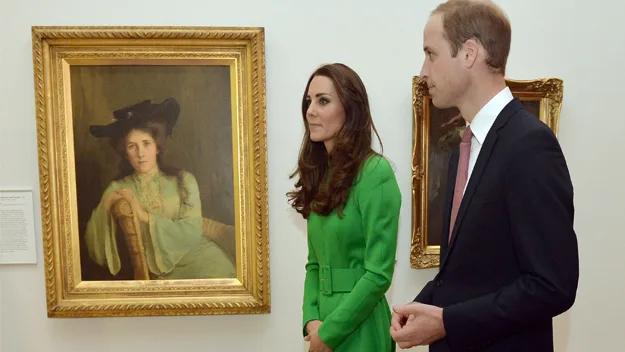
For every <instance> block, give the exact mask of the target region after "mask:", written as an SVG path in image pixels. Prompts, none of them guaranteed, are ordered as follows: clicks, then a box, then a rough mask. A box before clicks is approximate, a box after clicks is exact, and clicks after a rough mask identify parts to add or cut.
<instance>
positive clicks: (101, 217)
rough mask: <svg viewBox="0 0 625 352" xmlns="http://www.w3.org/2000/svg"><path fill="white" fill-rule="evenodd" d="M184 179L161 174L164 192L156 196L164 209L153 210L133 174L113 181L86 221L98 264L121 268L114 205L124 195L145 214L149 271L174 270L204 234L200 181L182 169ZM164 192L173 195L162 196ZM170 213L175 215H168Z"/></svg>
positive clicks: (91, 252) (113, 270)
mask: <svg viewBox="0 0 625 352" xmlns="http://www.w3.org/2000/svg"><path fill="white" fill-rule="evenodd" d="M181 179H182V185H181V186H182V187H180V185H179V182H178V180H177V178H176V177H166V176H164V175H162V176H161V180H160V187H161V192H160V194H154V195H153V196H155V197H158V201H159V202H160V204H161V206H162V207H163V208H164V209H163V210H164V211H154V212H152V211H150V210H149V209H145V208H143V207H142V206H141V205H140V203H139V201H138V200H137V197H136V195H135V194H134V191H133V189H134V186H133V184H132V176H131V177H127V178H124V179H122V180H119V181H114V182H112V183H111V184H110V185H109V187H108V188H107V189H106V190H105V192H104V194H103V196H102V201H101V203H100V204H99V205H98V206H97V207H96V209H95V210H94V211H93V213H92V215H91V219H90V220H89V223H88V225H87V230H86V243H87V247H88V249H89V255H90V257H91V258H92V259H93V260H94V261H95V262H96V263H98V264H99V265H101V266H107V267H108V269H109V271H110V272H111V274H113V275H116V274H117V273H118V272H119V271H120V269H121V264H120V259H119V254H118V251H117V246H118V244H117V242H116V230H117V228H116V219H115V218H114V216H113V214H112V213H111V207H112V206H113V204H114V203H115V202H116V201H117V200H119V199H121V198H124V199H126V200H128V201H129V202H130V204H131V206H132V207H133V211H136V212H138V213H143V214H145V215H143V216H139V219H140V224H141V229H140V230H141V233H142V235H143V239H144V246H145V252H146V257H147V258H146V259H147V262H148V266H149V268H150V271H151V272H153V273H155V274H157V275H160V274H164V273H168V272H170V271H171V270H173V269H174V267H175V266H176V264H177V263H178V261H179V260H180V259H181V258H182V257H183V256H184V255H185V254H187V253H188V252H189V250H190V249H192V248H193V247H194V246H196V245H197V244H198V242H199V241H200V239H201V237H202V214H201V202H200V194H199V189H198V184H197V182H196V180H195V178H194V177H193V175H192V174H190V173H188V172H182V177H181ZM162 194H166V195H168V194H169V195H171V196H165V197H163V196H162ZM120 195H121V196H120ZM167 213H170V214H171V215H172V216H167V215H165V214H167Z"/></svg>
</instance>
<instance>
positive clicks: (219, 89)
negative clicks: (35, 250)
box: [32, 27, 270, 317]
mask: <svg viewBox="0 0 625 352" xmlns="http://www.w3.org/2000/svg"><path fill="white" fill-rule="evenodd" d="M32 41H33V62H34V79H35V103H36V115H37V116H36V120H37V138H38V153H39V171H40V192H41V214H42V224H43V228H42V233H43V246H44V248H43V249H44V250H43V254H44V259H45V273H46V275H45V279H46V294H47V304H48V316H50V317H94V316H150V315H199V314H251V313H268V312H269V311H270V295H269V284H270V278H269V245H268V209H267V170H266V168H267V155H266V153H267V152H266V144H267V142H266V116H265V67H264V63H265V58H264V55H265V52H264V30H263V28H222V27H33V28H32Z"/></svg>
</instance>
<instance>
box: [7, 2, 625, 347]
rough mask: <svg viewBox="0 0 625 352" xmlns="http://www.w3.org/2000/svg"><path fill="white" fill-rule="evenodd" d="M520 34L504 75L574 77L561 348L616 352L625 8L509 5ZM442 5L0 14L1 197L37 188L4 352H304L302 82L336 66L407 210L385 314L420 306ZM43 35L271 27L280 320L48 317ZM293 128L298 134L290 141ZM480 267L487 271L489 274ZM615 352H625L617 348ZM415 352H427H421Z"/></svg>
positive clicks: (105, 7)
mask: <svg viewBox="0 0 625 352" xmlns="http://www.w3.org/2000/svg"><path fill="white" fill-rule="evenodd" d="M498 3H499V4H501V5H502V7H503V8H504V10H505V11H506V12H507V13H508V15H509V17H510V19H511V22H512V27H513V41H512V52H511V55H510V60H509V66H508V76H509V77H510V78H513V79H534V78H540V77H559V78H562V79H563V80H564V84H565V89H564V104H563V108H562V114H561V121H560V130H559V138H560V141H561V143H562V147H563V149H564V152H565V154H566V156H567V160H568V162H569V166H570V170H571V175H572V178H573V182H574V186H575V190H576V193H575V197H576V198H575V204H576V222H575V225H576V226H575V227H576V230H577V232H578V238H579V245H580V259H581V271H580V273H581V277H580V285H579V291H578V299H577V302H576V303H575V305H574V307H573V308H572V310H571V311H569V312H568V313H566V314H564V315H562V316H560V317H558V318H557V319H556V320H555V323H554V325H555V328H554V329H555V341H556V350H557V351H572V352H578V351H579V352H586V351H616V350H619V349H620V348H622V346H620V345H622V343H623V339H622V336H621V333H620V331H621V330H622V329H623V328H625V323H624V322H623V320H622V315H623V313H625V303H624V302H625V300H624V299H623V297H622V296H623V293H624V292H625V281H624V280H623V279H622V278H623V269H625V259H624V258H625V257H624V250H625V229H624V226H623V224H622V219H623V216H624V215H625V205H624V202H623V199H625V182H624V176H623V175H624V174H625V166H624V163H623V162H624V161H625V147H624V146H623V140H624V136H625V122H624V121H625V118H624V117H623V114H622V107H621V106H620V104H621V103H622V101H623V91H622V83H623V82H625V70H623V65H622V60H623V57H624V54H625V53H624V49H623V48H624V47H625V46H624V45H623V44H625V39H623V35H622V34H623V33H624V32H625V24H622V23H621V22H620V21H619V20H620V16H621V14H623V13H625V5H624V4H623V3H620V2H616V1H613V2H604V3H602V2H601V1H591V2H589V1H580V0H575V1H559V0H525V1H516V0H500V1H499V2H498ZM436 4H437V1H433V0H421V1H409V0H404V1H394V0H388V1H325V0H318V1H300V0H283V1H261V0H238V1H223V0H222V1H213V0H201V1H200V0H178V1H173V2H172V1H163V0H150V1H140V0H136V1H127V0H125V1H121V0H107V1H102V0H93V1H84V0H80V1H79V0H56V1H43V0H22V1H21V2H18V1H15V0H2V1H1V2H0V106H1V110H0V188H7V189H11V188H29V189H32V190H33V191H34V201H35V226H36V231H37V258H38V262H37V264H36V265H14V266H0V312H1V314H0V327H1V329H0V334H1V335H0V351H1V352H56V351H59V352H60V351H83V350H88V351H92V352H103V351H151V352H160V351H171V350H173V349H174V348H178V347H179V346H183V347H182V349H183V350H185V351H241V352H246V351H272V352H273V351H289V352H290V351H307V348H306V344H305V343H304V342H303V341H302V337H301V310H300V307H301V297H302V292H303V279H304V264H305V258H306V239H305V223H304V222H303V221H302V220H301V218H298V217H297V216H295V214H294V212H293V211H291V209H290V208H289V206H288V204H287V202H286V198H285V193H286V192H287V191H289V190H290V189H291V187H292V182H291V180H289V179H288V175H289V173H290V172H291V171H292V170H293V168H294V166H295V163H296V159H297V153H298V149H299V146H300V142H301V136H302V120H301V116H300V99H301V95H302V90H303V88H304V85H305V83H306V80H307V78H308V75H309V74H310V73H311V72H312V71H313V70H314V69H315V68H316V67H317V66H318V65H319V64H322V63H326V62H335V61H340V62H344V63H346V64H348V65H350V66H351V67H353V68H354V69H355V70H356V71H357V72H358V73H359V74H360V75H361V77H362V78H363V80H364V82H365V84H366V86H367V89H368V91H369V93H370V97H371V103H372V109H373V116H374V120H375V123H376V125H377V128H378V130H379V132H380V134H381V137H382V140H383V143H384V152H385V154H386V155H387V156H388V157H389V158H390V159H391V160H392V161H393V162H394V163H395V164H396V165H397V178H398V181H399V183H400V186H401V190H402V193H403V197H404V201H403V207H402V213H401V224H400V234H399V249H398V260H397V267H396V273H395V278H394V282H393V285H392V287H391V290H390V291H389V293H388V298H389V300H390V301H391V303H402V302H405V301H408V300H412V298H413V297H414V296H415V295H416V294H417V293H418V291H419V290H420V289H421V287H422V286H423V285H424V284H425V283H426V282H427V280H429V279H430V278H432V277H433V276H434V274H435V270H436V269H429V270H414V269H411V268H410V265H409V252H410V249H409V246H410V233H411V230H410V227H411V219H410V214H411V199H410V198H411V197H410V192H411V188H410V174H411V170H410V159H411V139H412V133H411V124H412V120H411V119H412V110H411V79H412V77H413V76H414V75H417V74H418V73H419V71H420V67H421V62H422V60H423V54H422V50H421V45H422V28H423V26H424V24H425V21H426V19H427V16H428V13H429V11H430V10H431V9H432V8H433V7H434V6H435V5H436ZM33 25H190V26H195V25H199V26H212V25H215V26H261V27H264V28H265V30H266V32H265V34H266V70H267V76H266V77H267V86H266V88H267V120H268V122H267V123H268V126H267V134H268V157H269V160H268V163H269V220H270V223H269V226H270V248H271V299H272V311H271V314H267V315H250V316H199V317H152V318H102V319H100V318H98V319H95V318H94V319H49V318H47V317H46V302H45V299H46V297H45V280H44V266H43V258H42V246H41V216H40V213H39V205H40V202H39V197H38V195H39V193H38V192H39V186H38V168H37V143H36V127H35V107H34V88H33V65H32V49H31V32H30V30H31V26H33ZM283 130H286V131H288V133H284V132H282V131H283ZM485 270H488V269H487V268H485ZM619 346H620V347H619ZM414 350H415V351H422V350H425V349H422V348H416V349H414Z"/></svg>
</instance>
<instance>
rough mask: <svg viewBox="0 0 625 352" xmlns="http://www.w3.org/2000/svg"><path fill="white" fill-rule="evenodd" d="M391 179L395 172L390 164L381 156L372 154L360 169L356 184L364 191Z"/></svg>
mask: <svg viewBox="0 0 625 352" xmlns="http://www.w3.org/2000/svg"><path fill="white" fill-rule="evenodd" d="M392 178H395V170H394V169H393V166H392V165H391V162H390V161H389V160H388V159H387V158H386V157H384V156H383V155H380V154H378V153H374V154H372V155H370V156H369V157H367V159H365V160H364V162H363V164H362V167H361V168H360V175H359V177H358V184H359V185H360V187H361V188H365V189H366V188H369V186H375V185H376V184H379V183H382V182H386V181H388V180H389V179H392Z"/></svg>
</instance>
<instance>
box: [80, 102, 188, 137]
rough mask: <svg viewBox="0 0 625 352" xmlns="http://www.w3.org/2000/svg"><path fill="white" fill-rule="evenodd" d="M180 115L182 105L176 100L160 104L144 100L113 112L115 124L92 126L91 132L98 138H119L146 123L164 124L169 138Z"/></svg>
mask: <svg viewBox="0 0 625 352" xmlns="http://www.w3.org/2000/svg"><path fill="white" fill-rule="evenodd" d="M179 114H180V105H178V102H177V101H176V99H174V98H167V99H165V100H163V101H162V102H161V103H160V104H153V103H152V101H151V100H144V101H142V102H140V103H137V104H133V105H130V106H126V107H124V108H121V109H119V110H115V111H113V120H114V121H113V122H111V123H110V124H108V125H91V126H90V127H89V132H90V133H91V134H92V135H93V136H94V137H98V138H118V137H122V136H124V135H125V134H126V133H128V131H130V130H131V129H132V128H134V127H137V126H139V125H141V124H144V123H146V122H162V123H164V124H165V127H166V131H167V135H168V136H169V135H171V134H172V132H173V130H174V126H175V125H176V122H177V121H178V115H179Z"/></svg>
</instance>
